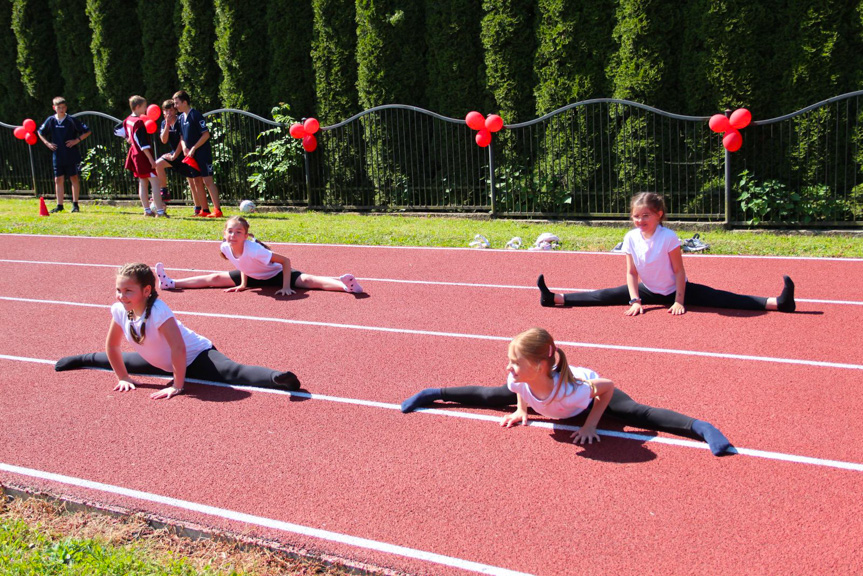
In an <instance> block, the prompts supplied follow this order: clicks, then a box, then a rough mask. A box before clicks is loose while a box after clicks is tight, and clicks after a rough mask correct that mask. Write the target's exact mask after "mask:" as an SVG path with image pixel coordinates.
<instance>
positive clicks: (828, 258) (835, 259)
mask: <svg viewBox="0 0 863 576" xmlns="http://www.w3.org/2000/svg"><path fill="white" fill-rule="evenodd" d="M624 234H625V232H621V235H620V237H621V238H623V235H624ZM3 236H21V237H24V238H46V239H50V238H71V239H78V240H119V241H135V242H194V243H215V242H219V241H220V240H219V239H218V238H214V239H212V240H196V239H184V238H132V237H123V236H71V235H67V234H16V233H2V234H0V237H3ZM267 244H269V245H272V246H303V247H307V248H319V247H320V248H364V249H375V250H448V251H453V250H455V251H468V252H503V253H505V254H537V253H542V254H569V255H572V254H586V255H591V256H612V257H615V258H617V257H619V256H621V254H620V253H612V252H580V251H576V250H540V251H534V250H504V249H498V248H490V249H485V250H477V249H476V248H466V247H457V246H379V245H371V244H322V243H311V242H270V241H267ZM687 257H692V258H733V259H740V260H815V261H828V262H863V258H838V257H835V256H826V257H821V256H752V255H748V254H704V253H699V254H693V255H688V256H687Z"/></svg>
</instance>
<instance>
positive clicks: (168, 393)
mask: <svg viewBox="0 0 863 576" xmlns="http://www.w3.org/2000/svg"><path fill="white" fill-rule="evenodd" d="M171 384H172V385H171V386H168V387H167V388H162V389H161V390H159V391H158V392H153V393H152V394H150V398H152V399H153V400H158V399H160V398H164V399H165V400H167V399H168V398H170V397H172V396H176V395H178V394H182V393H183V389H182V388H174V386H173V382H171Z"/></svg>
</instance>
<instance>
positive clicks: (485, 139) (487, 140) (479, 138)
mask: <svg viewBox="0 0 863 576" xmlns="http://www.w3.org/2000/svg"><path fill="white" fill-rule="evenodd" d="M476 143H477V144H478V145H479V147H480V148H485V147H486V146H488V145H489V144H491V132H489V131H488V130H486V129H485V128H483V129H482V130H480V131H479V132H477V133H476Z"/></svg>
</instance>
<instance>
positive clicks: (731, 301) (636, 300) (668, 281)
mask: <svg viewBox="0 0 863 576" xmlns="http://www.w3.org/2000/svg"><path fill="white" fill-rule="evenodd" d="M630 208H631V214H632V222H633V224H634V225H635V228H634V229H632V230H630V231H629V232H627V234H626V236H625V237H624V238H623V252H624V253H625V254H626V284H624V285H623V286H618V287H617V288H606V289H603V290H593V291H590V292H576V293H574V294H555V293H553V292H551V290H549V289H548V287H547V286H546V284H545V277H544V276H543V275H542V274H540V276H539V278H538V279H537V281H536V284H537V286H538V287H539V291H540V304H541V305H542V306H549V307H551V306H620V305H628V306H629V308H627V309H626V311H625V312H624V314H626V315H627V316H638V315H639V314H643V313H644V307H643V306H644V305H645V304H660V305H665V306H669V308H668V312H669V313H671V314H674V315H680V314H685V313H686V308H685V306H709V307H712V308H733V309H736V310H779V311H781V312H794V310H795V308H796V304H795V302H794V282H792V281H791V278H789V277H788V276H784V277H783V281H784V282H785V286H784V288H783V289H782V293H781V294H780V295H779V296H777V297H775V298H762V297H760V296H746V295H742V294H734V293H733V292H726V291H724V290H716V289H715V288H711V287H709V286H704V285H703V284H695V283H693V282H689V280H687V278H686V270H685V269H684V268H683V257H682V255H681V253H680V239H679V238H678V237H677V234H675V233H674V232H672V231H671V230H669V229H668V228H666V227H665V226H663V225H662V223H663V222H664V221H665V214H666V209H665V200H663V198H662V196H660V195H658V194H654V193H653V192H642V193H641V194H638V195H636V196H634V197H633V198H632V203H631V206H630Z"/></svg>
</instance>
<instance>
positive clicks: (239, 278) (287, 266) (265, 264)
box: [156, 216, 363, 296]
mask: <svg viewBox="0 0 863 576" xmlns="http://www.w3.org/2000/svg"><path fill="white" fill-rule="evenodd" d="M224 238H225V241H224V242H222V244H221V246H220V249H221V251H222V257H223V258H225V259H226V260H228V261H229V262H230V263H231V264H233V265H234V267H235V268H236V270H231V271H230V272H218V273H216V274H205V275H203V276H192V277H191V278H179V279H176V280H175V279H172V278H170V277H168V275H167V274H166V273H165V266H164V265H163V264H162V263H161V262H159V263H158V264H156V275H157V276H158V277H159V287H160V288H161V289H162V290H183V289H189V288H224V289H225V292H242V291H243V290H246V289H248V288H257V287H261V286H279V287H280V288H279V290H277V291H276V295H277V296H278V295H285V296H289V295H291V294H294V288H305V289H307V290H334V291H344V292H351V293H354V294H359V293H361V292H362V291H363V288H362V286H360V283H359V282H357V279H356V278H354V276H353V274H343V275H341V276H339V277H338V278H330V277H328V276H313V275H311V274H304V273H302V272H300V271H299V270H293V269H292V268H291V261H290V259H289V258H288V257H287V256H282V255H281V254H278V253H276V252H273V251H272V250H270V249H269V247H268V246H267V245H266V244H264V243H263V242H259V241H258V240H256V239H255V237H254V236H253V235H252V234H249V222H248V220H246V219H245V218H243V217H242V216H234V217H232V218H229V219H228V221H227V222H225V231H224ZM285 270H289V271H290V273H289V274H285V273H284V271H285Z"/></svg>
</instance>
